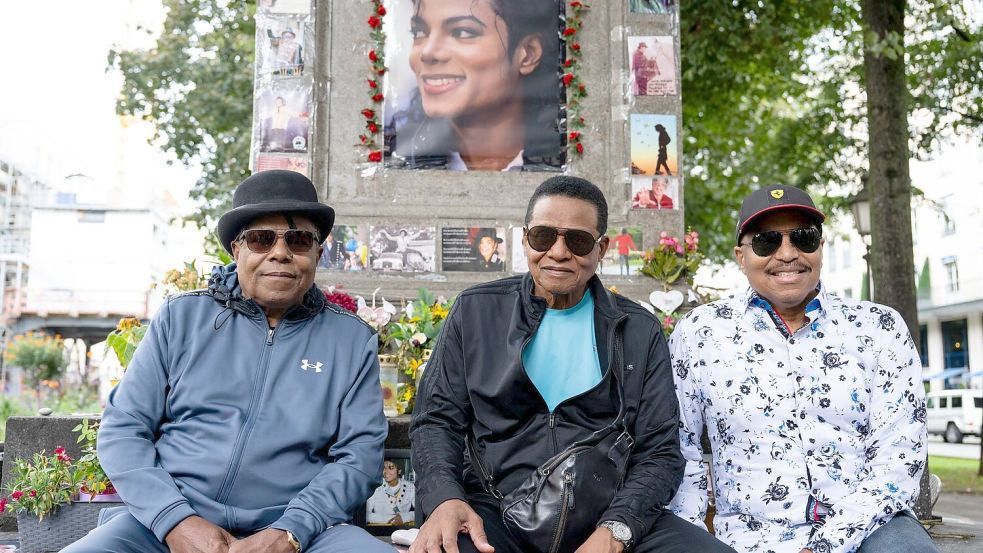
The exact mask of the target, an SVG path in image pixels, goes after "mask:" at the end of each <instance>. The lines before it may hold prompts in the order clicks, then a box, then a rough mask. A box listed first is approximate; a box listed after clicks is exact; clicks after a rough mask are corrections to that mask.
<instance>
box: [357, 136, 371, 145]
mask: <svg viewBox="0 0 983 553" xmlns="http://www.w3.org/2000/svg"><path fill="white" fill-rule="evenodd" d="M358 139H359V140H361V141H362V144H365V141H366V140H368V139H369V137H367V136H365V135H364V134H360V135H358Z"/></svg>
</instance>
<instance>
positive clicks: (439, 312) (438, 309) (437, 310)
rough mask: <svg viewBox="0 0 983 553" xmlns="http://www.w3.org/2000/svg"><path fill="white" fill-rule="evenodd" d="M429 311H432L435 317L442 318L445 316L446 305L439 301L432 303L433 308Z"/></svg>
mask: <svg viewBox="0 0 983 553" xmlns="http://www.w3.org/2000/svg"><path fill="white" fill-rule="evenodd" d="M430 311H431V313H433V316H434V318H435V319H436V318H438V317H439V318H441V319H443V318H444V317H446V316H447V307H446V306H444V305H441V304H439V303H435V304H433V308H432V309H431V310H430Z"/></svg>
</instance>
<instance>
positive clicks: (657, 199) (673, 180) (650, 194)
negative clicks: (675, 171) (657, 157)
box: [631, 175, 679, 209]
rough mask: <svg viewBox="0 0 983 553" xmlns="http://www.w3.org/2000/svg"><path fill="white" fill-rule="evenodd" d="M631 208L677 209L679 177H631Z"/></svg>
mask: <svg viewBox="0 0 983 553" xmlns="http://www.w3.org/2000/svg"><path fill="white" fill-rule="evenodd" d="M631 208H632V209H679V177H667V176H665V175H654V176H651V177H645V176H637V175H636V176H633V177H632V178H631Z"/></svg>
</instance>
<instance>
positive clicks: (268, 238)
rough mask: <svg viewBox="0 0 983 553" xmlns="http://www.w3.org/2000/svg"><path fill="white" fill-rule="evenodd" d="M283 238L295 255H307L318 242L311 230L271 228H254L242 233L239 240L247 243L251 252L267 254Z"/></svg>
mask: <svg viewBox="0 0 983 553" xmlns="http://www.w3.org/2000/svg"><path fill="white" fill-rule="evenodd" d="M279 236H282V237H283V241H284V243H286V244H287V248H289V249H290V251H292V252H294V253H307V252H309V251H311V248H313V247H314V246H315V244H316V243H317V240H316V239H315V237H314V233H313V232H311V231H309V230H296V229H290V230H273V229H269V228H253V229H248V230H244V231H242V234H240V235H239V238H240V239H241V240H243V241H244V242H245V243H246V247H247V248H249V250H250V251H253V252H256V253H266V252H268V251H270V250H272V249H273V246H274V245H275V244H276V239H277V237H279Z"/></svg>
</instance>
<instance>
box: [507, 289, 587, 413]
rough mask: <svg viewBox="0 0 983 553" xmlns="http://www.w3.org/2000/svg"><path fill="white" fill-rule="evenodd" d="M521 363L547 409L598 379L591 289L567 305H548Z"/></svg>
mask: <svg viewBox="0 0 983 553" xmlns="http://www.w3.org/2000/svg"><path fill="white" fill-rule="evenodd" d="M522 364H523V365H524V366H525V368H526V374H528V375H529V378H530V379H532V382H533V384H535V385H536V388H537V389H538V390H539V393H540V395H542V396H543V399H545V400H546V405H547V406H549V409H550V411H553V410H554V409H556V406H557V405H559V404H560V403H562V402H563V401H564V400H566V399H569V398H572V397H573V396H575V395H578V394H582V393H584V392H586V391H587V390H590V389H591V388H593V387H594V386H596V385H597V383H598V382H600V381H601V362H600V360H599V359H598V357H597V340H596V339H595V338H594V299H593V298H592V297H591V294H590V291H588V292H587V293H585V294H584V298H583V299H582V300H580V303H578V304H577V305H575V306H573V307H571V308H569V309H547V310H546V315H544V316H543V322H542V323H541V324H540V325H539V330H537V331H536V334H535V336H533V338H532V340H531V341H530V342H529V343H528V344H526V349H525V350H523V352H522Z"/></svg>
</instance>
